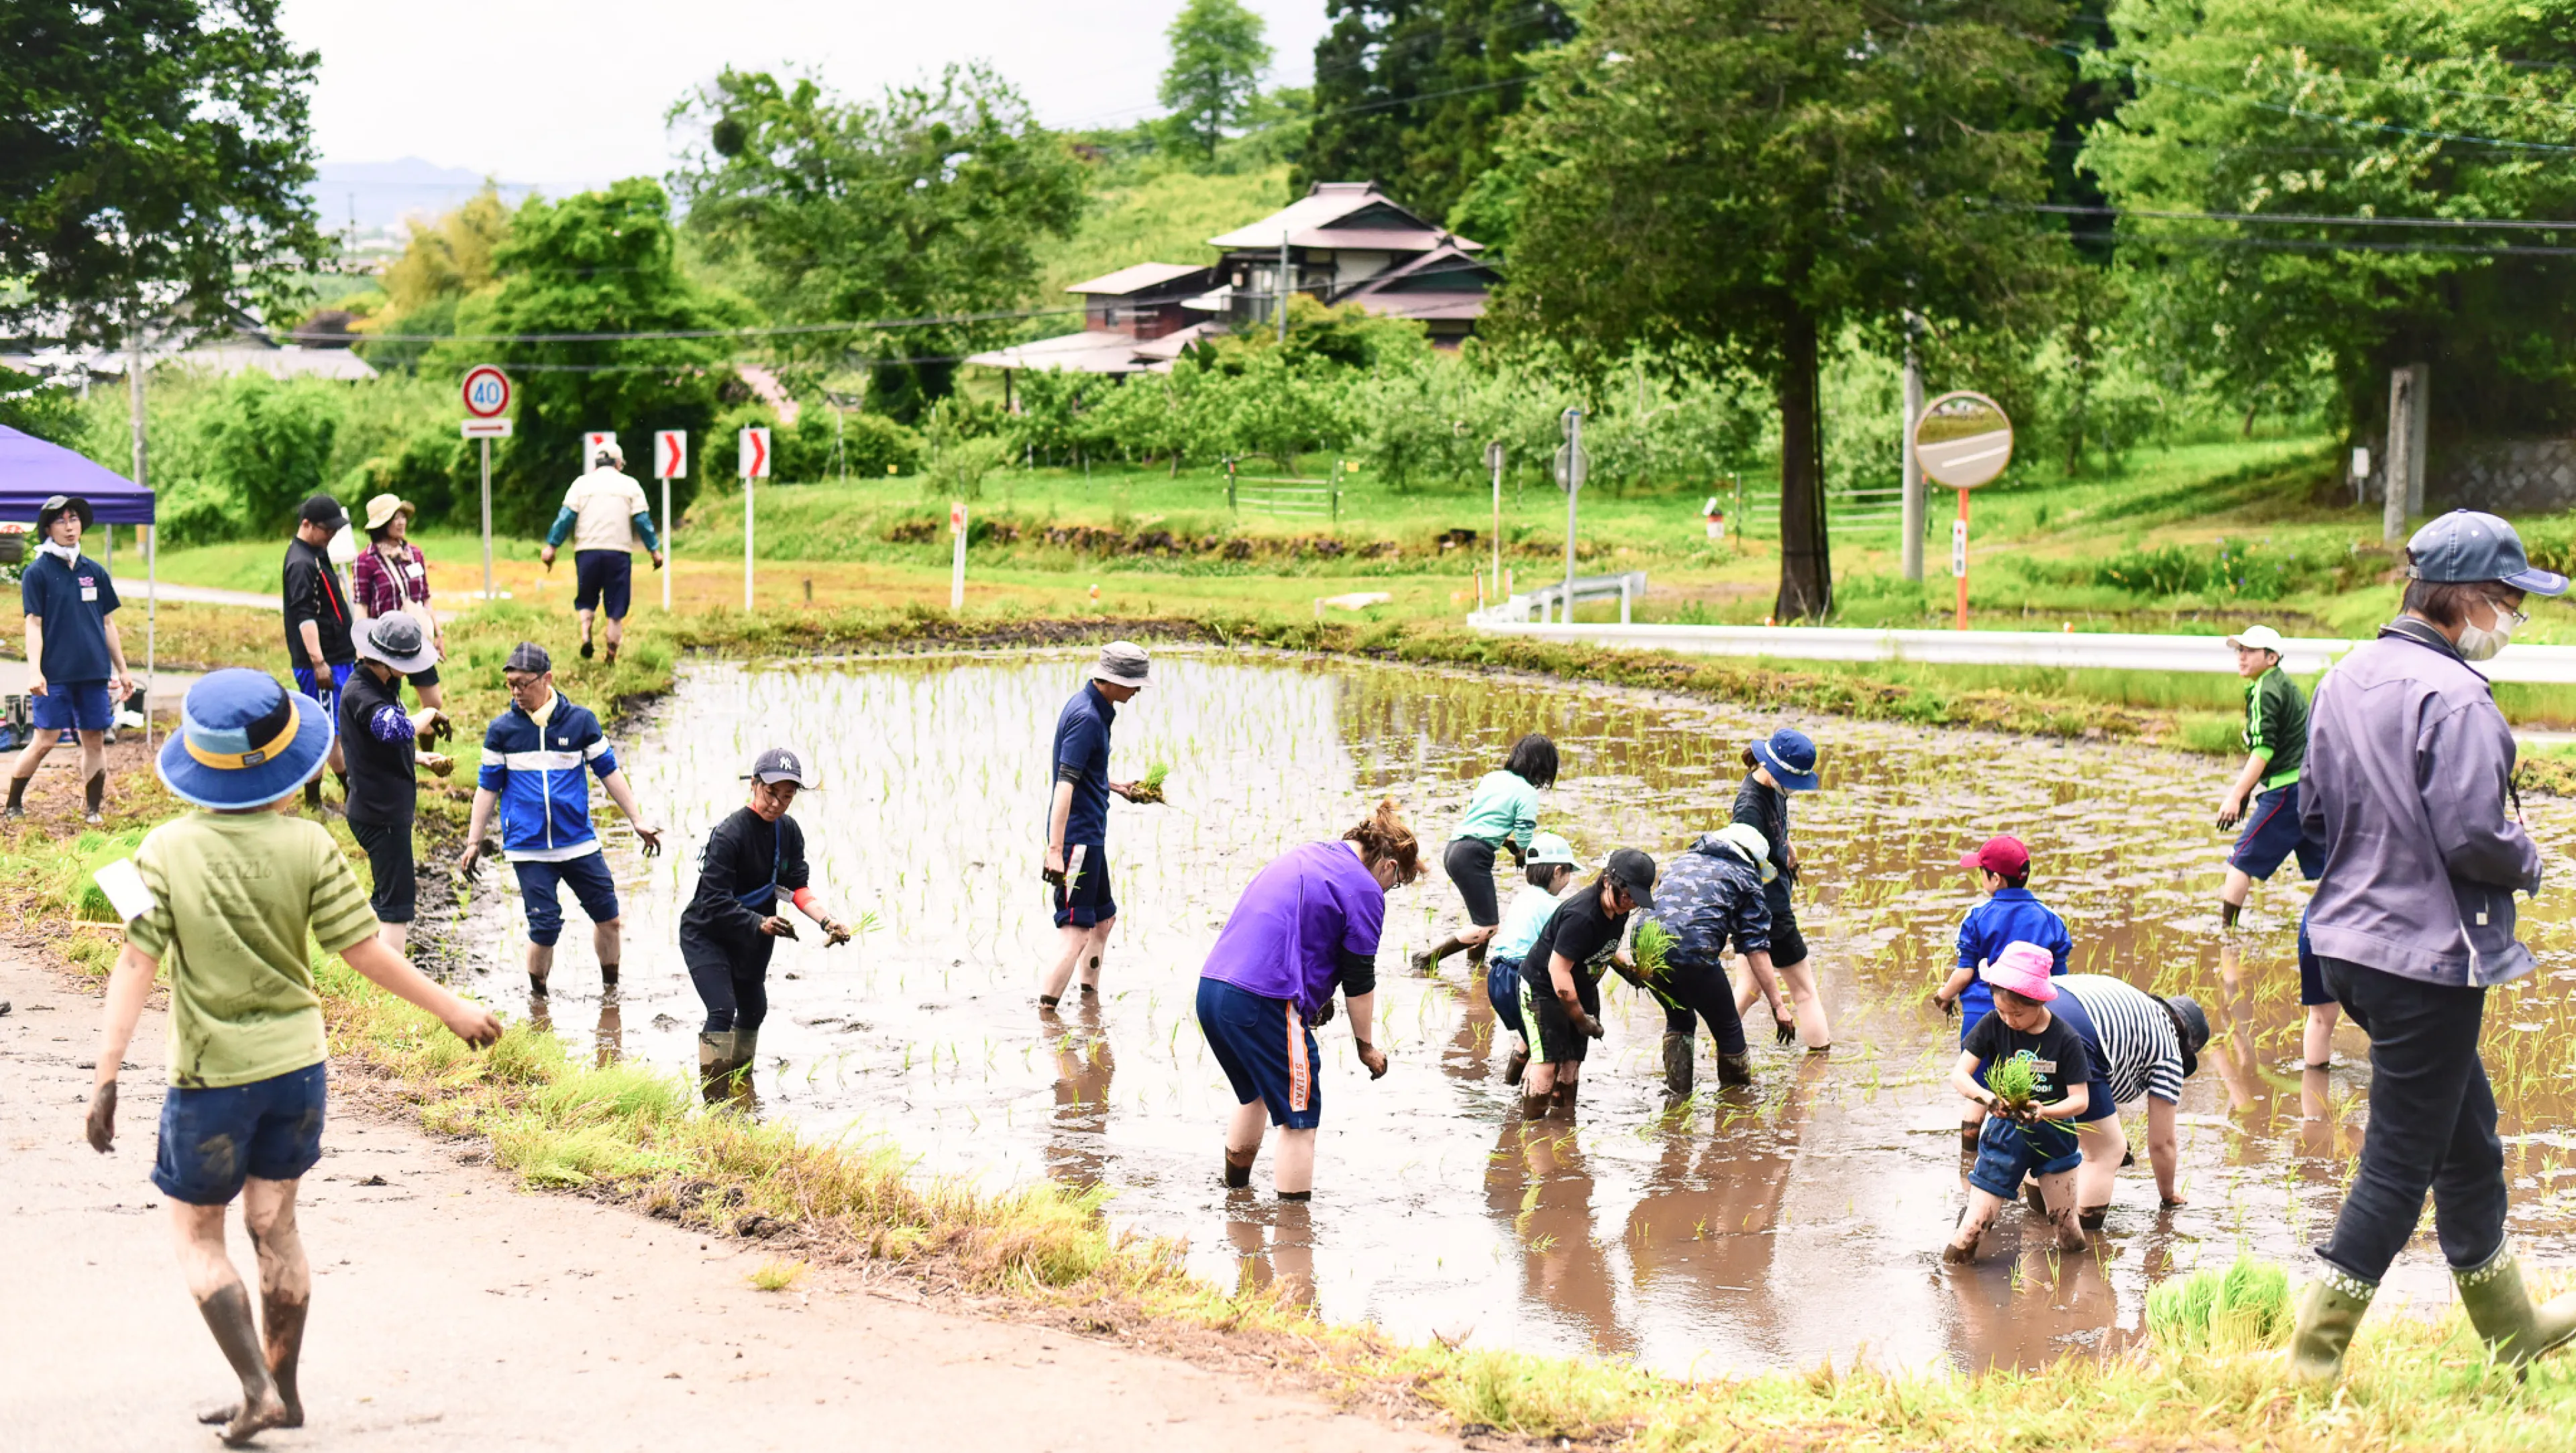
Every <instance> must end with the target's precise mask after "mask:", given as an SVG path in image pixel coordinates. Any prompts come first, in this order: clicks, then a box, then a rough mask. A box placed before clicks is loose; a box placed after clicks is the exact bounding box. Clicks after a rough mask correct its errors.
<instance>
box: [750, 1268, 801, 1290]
mask: <svg viewBox="0 0 2576 1453" xmlns="http://www.w3.org/2000/svg"><path fill="white" fill-rule="evenodd" d="M807 1270H809V1268H808V1267H807V1266H806V1265H805V1263H803V1262H801V1261H764V1262H762V1263H761V1264H760V1265H759V1266H757V1267H755V1268H753V1269H752V1271H751V1272H750V1274H749V1275H748V1276H746V1277H744V1280H746V1281H748V1282H750V1283H751V1284H752V1285H753V1286H754V1287H757V1288H759V1289H760V1290H762V1291H765V1292H783V1291H785V1290H787V1289H788V1288H789V1287H792V1286H794V1285H796V1283H798V1282H800V1281H802V1280H804V1279H805V1273H806V1272H807Z"/></svg>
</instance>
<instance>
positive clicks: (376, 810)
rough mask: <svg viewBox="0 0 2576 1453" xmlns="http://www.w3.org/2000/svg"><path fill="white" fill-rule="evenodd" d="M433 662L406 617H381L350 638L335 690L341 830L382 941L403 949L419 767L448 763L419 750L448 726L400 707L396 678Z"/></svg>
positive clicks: (412, 901) (413, 896)
mask: <svg viewBox="0 0 2576 1453" xmlns="http://www.w3.org/2000/svg"><path fill="white" fill-rule="evenodd" d="M437 660H438V647H437V646H436V645H434V644H433V643H432V642H431V641H430V640H429V637H428V634H427V633H426V632H424V631H423V630H421V628H420V621H419V620H418V619H417V618H415V617H413V616H409V615H404V614H399V613H397V614H394V615H381V616H378V617H376V618H375V619H374V620H373V621H370V622H369V623H368V625H367V631H366V634H365V635H364V636H361V637H360V638H359V640H358V669H356V670H355V671H352V672H350V673H349V682H348V685H346V686H344V687H342V688H341V690H340V721H339V729H340V733H339V740H340V750H341V754H342V756H343V758H344V759H345V760H346V761H347V762H348V764H349V805H348V819H349V835H350V836H351V837H354V838H356V839H357V840H358V846H359V847H361V848H364V849H365V850H366V853H367V865H368V867H369V868H370V869H371V870H372V871H373V874H374V877H375V880H376V887H375V892H374V894H373V896H372V898H371V899H370V902H371V904H372V906H373V907H374V908H375V910H376V921H377V922H379V923H381V924H383V925H384V928H383V934H384V940H385V946H386V947H388V948H390V949H392V950H393V951H394V952H395V953H401V952H402V951H403V948H404V945H405V943H406V942H407V941H408V940H409V938H410V936H411V923H412V919H413V918H414V917H416V916H417V910H418V908H419V877H418V871H417V867H418V865H417V863H416V862H415V861H414V859H413V857H412V850H411V829H412V820H413V819H414V818H415V817H416V816H418V814H419V803H420V787H419V783H418V780H417V779H416V777H415V776H414V773H415V772H416V771H417V769H418V768H420V767H427V768H428V769H429V770H430V771H432V772H434V773H436V774H437V775H439V776H441V777H444V776H446V775H447V774H448V772H449V771H451V770H452V769H453V768H454V766H455V763H454V762H452V761H451V760H449V759H448V758H446V757H443V756H441V755H439V754H438V753H436V752H425V751H422V750H421V749H422V748H423V747H426V746H428V745H429V744H430V743H432V742H434V741H436V740H437V739H438V738H439V737H440V736H441V735H451V736H452V735H454V733H455V730H456V729H455V728H454V727H453V726H450V725H449V724H448V720H447V717H446V715H445V714H444V713H442V712H441V711H439V710H438V708H436V707H431V706H425V707H422V708H421V709H420V710H419V711H417V712H405V711H404V710H403V707H402V684H403V679H404V678H405V677H407V676H409V675H411V674H412V673H413V672H416V671H423V670H427V669H428V668H429V667H430V666H431V665H432V664H434V663H435V662H436V661H437Z"/></svg>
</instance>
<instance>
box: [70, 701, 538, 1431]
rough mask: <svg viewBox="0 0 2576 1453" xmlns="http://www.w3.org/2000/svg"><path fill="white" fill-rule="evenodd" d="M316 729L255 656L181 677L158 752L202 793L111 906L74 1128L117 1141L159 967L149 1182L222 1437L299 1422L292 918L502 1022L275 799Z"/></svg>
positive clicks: (307, 1070) (308, 976) (307, 760)
mask: <svg viewBox="0 0 2576 1453" xmlns="http://www.w3.org/2000/svg"><path fill="white" fill-rule="evenodd" d="M331 734H332V733H331V718H330V717H329V715H328V714H326V713H325V712H324V711H323V710H322V709H321V707H320V706H319V705H318V704H316V703H314V702H312V701H310V700H309V699H307V698H305V697H302V696H298V695H296V694H293V693H290V692H288V691H287V690H286V689H285V688H284V687H282V686H280V685H278V684H277V682H276V681H275V680H273V679H271V678H270V677H268V676H266V675H264V674H262V673H260V672H257V671H246V670H242V669H240V668H233V669H230V670H223V671H217V672H214V673H212V674H211V675H209V676H207V677H206V678H205V679H204V680H202V681H199V682H198V683H197V684H196V685H195V686H192V687H190V688H189V689H188V695H187V699H186V701H185V702H184V704H183V705H182V707H181V709H180V729H179V730H178V731H176V732H173V733H172V734H171V735H170V738H169V740H168V742H167V743H165V744H164V745H163V747H162V749H161V754H160V756H159V758H158V760H157V762H156V764H155V765H156V766H157V768H158V770H159V773H160V776H161V780H162V782H163V783H164V784H166V785H167V786H168V787H169V789H170V791H171V793H172V794H173V795H175V796H177V797H178V798H179V799H180V800H181V801H183V802H186V803H188V804H189V805H191V806H193V807H195V808H197V809H198V810H197V811H195V812H192V813H189V814H187V815H185V816H182V817H178V818H175V819H173V820H171V821H169V822H165V823H163V824H162V825H161V826H159V827H156V828H154V829H153V830H152V831H151V833H150V834H149V835H148V836H146V837H145V838H144V839H143V844H142V846H141V847H140V848H138V849H137V850H136V852H135V855H134V859H133V862H134V867H135V870H136V872H137V874H138V875H139V876H140V878H141V880H142V885H143V887H144V889H145V890H146V892H147V894H148V897H149V899H150V902H149V904H148V905H147V906H145V907H143V909H142V911H141V912H140V913H139V914H138V916H135V917H133V918H132V919H130V920H129V921H128V923H127V924H126V939H125V948H124V951H123V952H122V953H120V954H119V955H118V956H117V960H116V968H115V971H114V972H113V973H112V974H111V975H110V976H109V978H108V984H107V1003H106V1005H105V1007H104V1009H103V1010H102V1012H101V1014H100V1016H99V1036H98V1055H97V1065H98V1069H97V1078H96V1082H95V1087H94V1089H93V1090H92V1093H91V1095H90V1104H89V1122H88V1128H87V1130H88V1138H89V1143H90V1145H91V1146H92V1147H93V1148H94V1149H96V1150H97V1151H98V1152H99V1153H100V1154H102V1155H104V1154H107V1153H108V1152H110V1151H112V1150H114V1149H115V1146H116V1084H117V1070H118V1068H119V1067H120V1066H121V1065H122V1064H123V1063H124V1060H125V1050H126V1046H127V1045H129V1044H131V1043H132V1042H133V1039H134V1024H135V1020H136V1018H137V1017H138V1016H139V1015H140V1014H141V1013H142V1012H143V1004H144V1001H145V1000H146V999H147V998H149V997H150V996H151V994H152V989H153V980H154V977H155V976H156V975H157V974H160V973H161V972H163V971H164V970H166V971H167V972H168V975H169V984H170V1089H169V1093H168V1096H167V1098H165V1099H164V1100H163V1101H162V1102H161V1126H160V1147H159V1150H158V1152H157V1154H156V1155H155V1156H154V1159H153V1165H152V1183H153V1185H154V1186H156V1187H158V1188H159V1189H160V1191H161V1194H162V1195H163V1196H164V1197H165V1198H166V1199H167V1201H168V1203H169V1207H170V1223H171V1229H172V1230H173V1231H174V1232H176V1233H177V1240H178V1245H179V1265H180V1269H181V1271H182V1273H183V1275H184V1276H185V1277H186V1279H187V1283H188V1291H189V1294H190V1295H191V1296H193V1297H195V1298H196V1301H197V1310H198V1312H199V1313H200V1314H202V1315H203V1316H204V1317H205V1319H206V1329H207V1330H208V1331H209V1332H212V1333H213V1334H214V1338H215V1345H216V1346H217V1347H220V1348H221V1349H223V1354H224V1358H225V1360H226V1361H228V1362H230V1363H231V1364H232V1369H233V1373H234V1375H235V1376H236V1377H238V1378H239V1379H240V1380H241V1400H240V1401H239V1402H237V1403H235V1404H234V1405H232V1406H231V1407H228V1408H225V1409H223V1410H222V1411H220V1412H217V1413H214V1414H211V1415H208V1417H207V1419H206V1420H207V1421H209V1422H220V1423H222V1424H224V1428H223V1432H222V1437H223V1441H224V1443H225V1444H226V1445H227V1446H230V1447H241V1446H243V1445H244V1444H246V1443H248V1442H249V1441H250V1440H251V1439H252V1438H254V1437H256V1436H257V1435H258V1434H259V1433H261V1432H262V1431H264V1430H266V1429H269V1428H294V1427H301V1426H302V1425H303V1423H304V1403H303V1397H302V1389H301V1388H300V1387H299V1386H298V1383H297V1377H296V1372H297V1368H298V1366H299V1363H300V1359H301V1356H302V1352H303V1346H304V1323H305V1314H306V1312H307V1310H308V1309H309V1308H310V1306H311V1304H312V1296H313V1274H312V1269H311V1266H310V1264H309V1262H308V1261H307V1260H306V1257H305V1252H304V1242H303V1238H302V1236H301V1234H300V1233H299V1231H298V1228H297V1226H296V1208H295V1198H296V1192H297V1188H298V1185H299V1183H300V1181H301V1180H302V1178H303V1176H304V1174H305V1173H306V1172H307V1171H310V1170H311V1169H312V1168H313V1167H314V1165H315V1164H316V1163H317V1162H318V1161H319V1160H320V1159H321V1156H322V1125H323V1116H324V1111H325V1108H326V1100H327V1097H326V1084H325V1080H326V1074H327V1072H326V1071H325V1069H324V1067H323V1066H324V1059H325V1057H326V1055H327V1053H328V1047H327V1046H326V1044H325V1043H324V1040H323V1024H322V1000H321V997H320V995H319V994H317V993H316V992H315V989H314V984H313V971H312V967H311V963H310V961H309V960H308V959H307V958H306V952H307V950H306V947H305V944H306V939H307V937H308V936H309V937H310V938H311V939H312V941H314V942H316V943H319V944H320V945H321V946H322V949H323V951H324V952H326V953H335V954H338V955H339V956H340V957H341V959H342V960H343V961H344V962H346V963H347V964H348V966H349V967H350V968H352V969H355V970H356V971H357V972H359V973H360V974H363V975H365V976H366V977H367V978H368V979H370V980H372V981H374V982H375V983H376V984H378V985H380V986H381V987H383V988H384V989H386V990H388V991H390V992H391V993H393V994H395V995H397V996H398V997H400V998H402V999H405V1000H407V1001H409V1002H410V1003H413V1004H416V1005H418V1006H420V1007H421V1008H423V1009H426V1010H428V1011H429V1012H430V1013H431V1014H433V1015H435V1016H436V1017H437V1019H438V1021H439V1022H440V1023H441V1024H443V1025H445V1026H446V1027H447V1029H448V1031H449V1032H450V1033H452V1034H454V1035H455V1036H456V1037H457V1038H459V1039H462V1040H464V1041H465V1042H466V1043H467V1044H469V1045H473V1046H475V1047H477V1048H480V1047H482V1046H485V1045H488V1044H491V1043H493V1042H494V1041H495V1040H498V1039H499V1038H500V1037H501V1024H500V1021H499V1020H497V1019H494V1018H493V1017H492V1014H491V1012H490V1011H489V1010H486V1009H484V1008H482V1007H481V1006H479V1005H475V1004H471V1003H468V1002H466V1001H465V1000H463V999H460V998H458V997H457V996H456V995H454V994H452V993H450V992H448V991H447V990H446V989H443V988H441V987H439V986H438V985H437V984H434V983H432V982H430V981H429V980H428V979H426V978H424V977H422V976H421V974H420V973H419V971H418V970H416V969H414V968H413V967H412V966H411V964H410V963H409V962H408V961H407V960H405V959H404V958H403V956H402V955H401V954H399V953H397V952H395V951H394V950H393V948H392V947H390V946H389V945H388V944H387V943H386V942H385V940H384V939H383V938H382V937H381V936H379V935H378V933H377V932H376V920H375V916H374V915H373V914H371V913H369V912H368V911H367V899H366V895H365V893H364V891H363V890H361V889H360V888H359V887H358V878H357V875H356V874H354V873H352V872H350V871H349V864H348V860H347V859H345V858H343V857H342V856H341V855H340V850H339V849H338V848H337V847H336V846H334V845H333V844H332V841H331V835H330V834H329V833H328V832H325V831H324V830H323V828H322V826H321V825H320V824H319V823H316V822H313V821H311V820H309V819H305V818H299V817H293V816H289V815H286V814H285V813H284V812H283V811H282V809H283V808H284V807H285V806H286V805H287V803H288V802H289V801H291V800H292V799H293V797H294V795H295V790H296V788H297V787H298V786H299V785H300V784H301V783H302V782H303V781H304V780H305V779H306V778H308V777H310V776H312V775H313V774H314V773H316V772H319V771H320V770H321V769H322V761H323V755H324V753H325V752H326V751H327V750H328V749H329V747H330V743H331ZM120 906H126V905H120ZM236 1198H239V1199H240V1200H241V1202H242V1220H243V1222H244V1224H245V1226H246V1227H247V1229H248V1230H249V1232H250V1239H251V1245H252V1246H253V1247H254V1248H255V1249H256V1250H257V1252H258V1256H259V1294H260V1298H259V1299H260V1305H259V1315H258V1318H257V1320H256V1321H254V1320H253V1318H252V1315H251V1305H250V1292H249V1289H248V1288H247V1287H246V1286H244V1284H243V1282H242V1278H241V1275H240V1273H239V1272H237V1271H236V1270H235V1269H234V1267H233V1263H232V1259H231V1257H230V1255H229V1254H228V1253H227V1252H226V1250H225V1246H224V1237H225V1220H226V1213H225V1208H226V1207H227V1206H229V1205H231V1204H232V1202H233V1201H234V1200H235V1199H236Z"/></svg>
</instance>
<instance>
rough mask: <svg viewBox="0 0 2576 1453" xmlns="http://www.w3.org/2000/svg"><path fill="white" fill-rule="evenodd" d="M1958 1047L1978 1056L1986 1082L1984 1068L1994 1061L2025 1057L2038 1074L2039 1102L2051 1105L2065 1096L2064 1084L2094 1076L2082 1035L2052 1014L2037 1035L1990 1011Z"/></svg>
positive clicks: (1981, 1079) (1981, 1077)
mask: <svg viewBox="0 0 2576 1453" xmlns="http://www.w3.org/2000/svg"><path fill="white" fill-rule="evenodd" d="M1959 1048H1960V1049H1962V1050H1964V1051H1966V1052H1967V1053H1969V1054H1972V1055H1975V1056H1976V1057H1977V1064H1978V1070H1977V1081H1978V1083H1980V1084H1983V1083H1984V1082H1985V1078H1986V1072H1985V1067H1986V1066H1989V1065H1992V1064H1993V1063H1995V1061H1997V1060H2001V1059H2009V1058H2012V1057H2015V1056H2026V1057H2027V1058H2029V1060H2030V1061H2031V1068H2032V1069H2033V1070H2035V1071H2037V1072H2038V1075H2039V1096H2038V1098H2039V1102H2040V1103H2041V1104H2043V1105H2054V1104H2056V1103H2057V1102H2058V1101H2060V1100H2063V1099H2065V1098H2066V1087H2067V1086H2069V1085H2080V1084H2083V1083H2084V1082H2085V1081H2087V1080H2090V1079H2092V1078H2093V1057H2092V1056H2091V1055H2090V1054H2087V1053H2086V1052H2085V1049H2084V1037H2083V1036H2082V1035H2080V1034H2077V1033H2076V1032H2075V1030H2074V1029H2073V1027H2071V1026H2070V1025H2068V1024H2067V1022H2066V1021H2065V1020H2063V1019H2060V1018H2058V1017H2057V1016H2056V1015H2054V1014H2051V1015H2050V1016H2048V1025H2047V1027H2046V1028H2043V1029H2041V1030H2040V1031H2039V1032H2038V1033H2037V1034H2024V1033H2022V1032H2021V1031H2020V1030H2018V1029H2015V1028H2013V1027H2012V1026H2011V1025H2009V1024H2006V1023H2004V1017H2003V1016H2002V1015H2000V1014H1995V1013H1991V1012H1989V1013H1988V1014H1987V1015H1986V1017H1985V1018H1983V1019H1980V1020H1978V1021H1977V1022H1976V1025H1975V1026H1974V1027H1973V1028H1971V1029H1970V1030H1969V1031H1968V1037H1967V1038H1965V1039H1963V1040H1961V1041H1959Z"/></svg>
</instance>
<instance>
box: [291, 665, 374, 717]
mask: <svg viewBox="0 0 2576 1453" xmlns="http://www.w3.org/2000/svg"><path fill="white" fill-rule="evenodd" d="M292 669H293V670H294V672H295V689H296V690H298V691H301V692H303V693H304V694H305V695H307V696H309V697H312V698H313V699H314V700H315V701H318V702H320V703H322V711H323V714H324V715H326V716H328V717H330V718H331V720H332V721H333V722H335V723H336V722H337V721H339V720H340V693H341V692H343V691H345V690H347V689H348V687H349V673H350V672H352V671H355V670H356V669H358V663H357V662H355V661H343V662H341V663H339V664H338V665H336V666H333V667H332V668H331V684H330V686H329V687H327V688H326V687H324V686H323V684H322V678H321V677H320V676H319V675H318V674H316V673H315V672H314V670H313V668H312V667H310V666H297V667H294V668H292Z"/></svg>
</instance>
